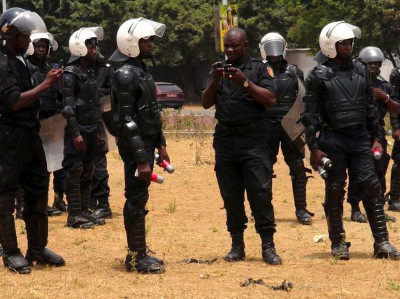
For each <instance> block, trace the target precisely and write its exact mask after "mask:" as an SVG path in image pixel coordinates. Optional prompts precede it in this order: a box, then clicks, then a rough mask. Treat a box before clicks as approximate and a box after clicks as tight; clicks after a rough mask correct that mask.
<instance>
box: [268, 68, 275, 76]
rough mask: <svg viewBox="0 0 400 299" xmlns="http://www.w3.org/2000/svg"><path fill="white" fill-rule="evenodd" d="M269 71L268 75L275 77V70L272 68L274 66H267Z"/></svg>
mask: <svg viewBox="0 0 400 299" xmlns="http://www.w3.org/2000/svg"><path fill="white" fill-rule="evenodd" d="M267 72H268V75H269V76H270V77H271V78H273V77H274V70H273V69H272V67H270V66H267Z"/></svg>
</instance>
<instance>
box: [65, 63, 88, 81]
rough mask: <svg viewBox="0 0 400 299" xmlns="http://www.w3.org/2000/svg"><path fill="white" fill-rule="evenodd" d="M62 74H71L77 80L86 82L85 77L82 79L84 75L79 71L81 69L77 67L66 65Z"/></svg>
mask: <svg viewBox="0 0 400 299" xmlns="http://www.w3.org/2000/svg"><path fill="white" fill-rule="evenodd" d="M64 73H72V74H74V75H75V76H77V77H78V78H79V79H82V80H84V81H86V80H85V77H84V74H83V72H82V71H81V69H80V68H79V67H77V66H75V65H68V66H67V67H66V68H65V69H64Z"/></svg>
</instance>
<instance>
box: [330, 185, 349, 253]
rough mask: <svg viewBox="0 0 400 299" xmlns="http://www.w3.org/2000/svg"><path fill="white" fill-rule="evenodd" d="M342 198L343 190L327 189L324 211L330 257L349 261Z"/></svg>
mask: <svg viewBox="0 0 400 299" xmlns="http://www.w3.org/2000/svg"><path fill="white" fill-rule="evenodd" d="M343 197H344V191H343V190H340V189H327V190H326V194H325V204H324V210H325V216H326V220H327V223H328V232H329V239H330V240H331V249H332V251H331V253H332V256H333V257H334V258H337V259H339V260H349V259H350V253H349V247H350V245H351V244H350V242H346V240H345V239H346V237H345V231H344V229H343Z"/></svg>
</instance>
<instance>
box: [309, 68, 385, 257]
mask: <svg viewBox="0 0 400 299" xmlns="http://www.w3.org/2000/svg"><path fill="white" fill-rule="evenodd" d="M305 85H306V95H305V96H304V102H305V112H304V114H303V116H302V122H303V124H304V125H305V127H306V141H307V144H308V147H309V148H310V150H313V149H318V148H319V149H320V150H322V151H323V152H325V153H326V154H327V156H328V157H329V159H331V161H332V163H333V167H332V169H330V170H329V171H328V172H329V175H328V178H327V179H326V182H325V203H324V209H325V214H326V218H327V222H328V231H329V238H330V239H331V242H332V254H333V255H334V256H338V257H339V258H343V259H348V258H349V255H348V249H347V248H348V247H349V246H350V244H349V243H345V242H344V228H343V220H342V215H343V197H344V194H345V191H344V186H345V182H346V170H347V169H348V170H349V172H350V173H351V174H352V176H353V177H354V178H355V180H356V181H357V182H358V185H359V190H360V192H361V194H362V198H363V203H364V207H365V210H366V212H367V216H368V220H369V222H370V226H371V230H372V233H373V237H374V239H375V244H374V248H375V253H374V254H375V255H380V253H381V252H380V249H382V246H383V244H387V243H388V242H387V241H388V231H387V228H386V222H385V216H384V212H383V204H382V202H381V200H380V196H381V192H380V184H379V180H378V178H377V175H376V171H375V164H374V160H373V157H372V152H371V146H372V143H371V140H379V141H381V142H382V140H383V137H382V136H381V134H382V132H381V130H380V128H381V127H380V126H379V123H378V115H377V113H376V107H375V106H374V103H373V100H372V97H368V96H367V92H366V91H367V88H366V68H365V66H364V65H362V63H360V62H357V61H349V62H348V63H347V64H345V65H342V66H339V65H337V64H335V62H334V61H333V60H328V61H326V62H324V63H323V64H322V65H320V66H317V67H315V68H314V69H313V70H312V71H311V72H310V74H309V76H308V77H307V80H306V82H305ZM317 132H320V135H319V137H318V138H317V135H316V134H317ZM384 246H386V245H384ZM388 246H391V245H390V244H388ZM342 253H343V255H342Z"/></svg>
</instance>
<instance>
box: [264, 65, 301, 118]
mask: <svg viewBox="0 0 400 299" xmlns="http://www.w3.org/2000/svg"><path fill="white" fill-rule="evenodd" d="M274 81H275V84H276V91H277V101H276V105H275V106H273V107H269V108H267V109H266V115H267V119H269V120H277V121H280V120H281V119H282V118H283V117H284V116H285V115H286V113H287V112H288V111H289V110H290V108H291V107H292V106H293V104H294V102H295V101H296V98H297V92H298V76H297V67H296V66H294V65H290V64H288V65H286V68H284V69H281V70H280V72H275V74H274Z"/></svg>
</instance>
